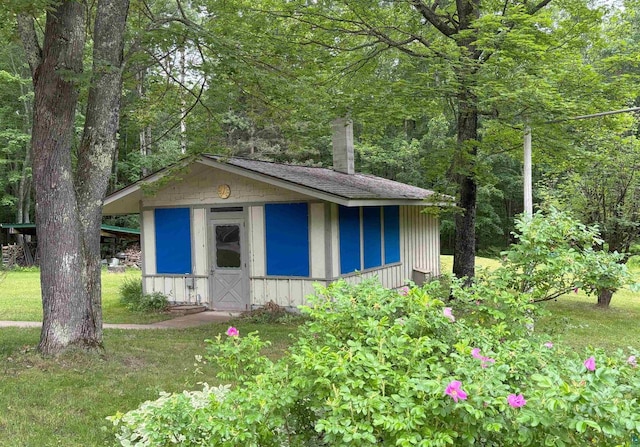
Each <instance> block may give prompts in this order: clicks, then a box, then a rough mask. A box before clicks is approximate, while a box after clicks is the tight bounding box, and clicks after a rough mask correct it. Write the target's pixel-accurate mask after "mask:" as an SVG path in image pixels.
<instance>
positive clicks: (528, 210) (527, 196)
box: [523, 107, 640, 217]
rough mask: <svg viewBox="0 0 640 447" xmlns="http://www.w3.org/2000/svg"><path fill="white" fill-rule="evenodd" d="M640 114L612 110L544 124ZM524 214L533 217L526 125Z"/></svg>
mask: <svg viewBox="0 0 640 447" xmlns="http://www.w3.org/2000/svg"><path fill="white" fill-rule="evenodd" d="M630 112H640V107H631V108H629V109H622V110H610V111H608V112H600V113H594V114H592V115H580V116H574V117H573V118H563V119H559V120H553V121H545V122H544V123H543V124H557V123H564V122H565V121H576V120H584V119H590V118H599V117H601V116H608V115H617V114H619V113H630ZM523 183H524V214H525V216H529V217H531V216H532V215H533V185H532V180H531V127H530V126H529V125H526V126H525V128H524V172H523Z"/></svg>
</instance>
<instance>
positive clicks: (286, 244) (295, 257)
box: [264, 203, 309, 276]
mask: <svg viewBox="0 0 640 447" xmlns="http://www.w3.org/2000/svg"><path fill="white" fill-rule="evenodd" d="M264 220H265V237H266V249H267V275H274V276H309V206H308V204H306V203H277V204H267V205H265V206H264Z"/></svg>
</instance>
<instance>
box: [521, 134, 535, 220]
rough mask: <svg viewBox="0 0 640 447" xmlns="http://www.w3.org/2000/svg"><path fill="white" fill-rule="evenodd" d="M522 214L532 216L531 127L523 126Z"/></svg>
mask: <svg viewBox="0 0 640 447" xmlns="http://www.w3.org/2000/svg"><path fill="white" fill-rule="evenodd" d="M523 174H524V215H525V216H527V217H531V216H533V186H532V181H531V127H529V126H526V127H525V128H524V173H523Z"/></svg>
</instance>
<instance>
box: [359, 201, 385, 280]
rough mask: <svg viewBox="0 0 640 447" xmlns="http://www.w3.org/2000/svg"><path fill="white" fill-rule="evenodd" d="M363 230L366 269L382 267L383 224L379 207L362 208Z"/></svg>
mask: <svg viewBox="0 0 640 447" xmlns="http://www.w3.org/2000/svg"><path fill="white" fill-rule="evenodd" d="M362 230H363V236H364V237H363V239H364V247H363V248H364V268H365V269H370V268H374V267H380V266H381V265H382V224H381V221H380V207H379V206H368V207H365V208H362Z"/></svg>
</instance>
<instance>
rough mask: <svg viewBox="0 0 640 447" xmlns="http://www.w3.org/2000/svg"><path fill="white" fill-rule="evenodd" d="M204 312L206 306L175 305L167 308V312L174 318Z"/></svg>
mask: <svg viewBox="0 0 640 447" xmlns="http://www.w3.org/2000/svg"><path fill="white" fill-rule="evenodd" d="M205 310H207V307H206V306H199V305H197V304H176V305H174V306H169V312H170V313H171V315H175V316H182V315H191V314H197V313H200V312H204V311H205Z"/></svg>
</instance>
